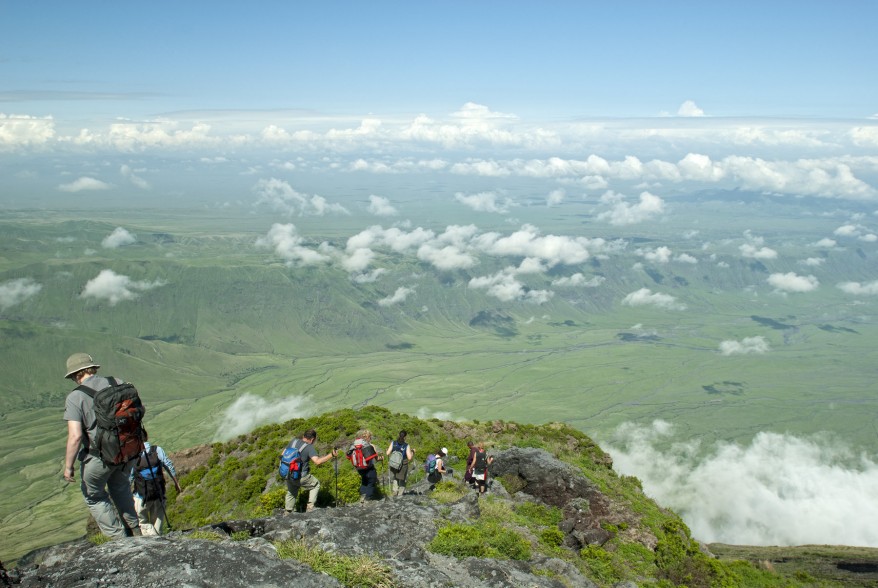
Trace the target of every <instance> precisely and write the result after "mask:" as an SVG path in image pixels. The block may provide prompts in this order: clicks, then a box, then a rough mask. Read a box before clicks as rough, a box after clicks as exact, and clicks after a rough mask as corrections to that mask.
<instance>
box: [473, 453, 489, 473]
mask: <svg viewBox="0 0 878 588" xmlns="http://www.w3.org/2000/svg"><path fill="white" fill-rule="evenodd" d="M487 469H488V454H487V453H486V452H485V450H484V449H483V450H481V451H479V450H478V449H477V450H476V462H475V464H474V465H473V473H475V474H483V473H485V471H486V470H487Z"/></svg>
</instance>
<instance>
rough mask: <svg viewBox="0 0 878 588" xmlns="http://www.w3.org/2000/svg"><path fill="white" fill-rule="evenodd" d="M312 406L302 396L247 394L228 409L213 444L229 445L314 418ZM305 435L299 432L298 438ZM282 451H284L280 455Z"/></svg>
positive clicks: (297, 432)
mask: <svg viewBox="0 0 878 588" xmlns="http://www.w3.org/2000/svg"><path fill="white" fill-rule="evenodd" d="M308 405H309V403H308V400H307V399H306V398H303V397H301V396H290V397H288V398H262V397H261V396H256V395H254V394H244V395H243V396H241V397H240V398H238V399H237V400H235V401H234V402H233V403H232V404H231V406H229V407H228V408H227V409H226V412H225V414H224V415H223V420H222V422H221V423H220V426H219V429H218V430H217V432H216V434H215V435H214V436H213V440H214V441H228V440H229V439H232V438H233V437H237V436H238V435H243V434H245V433H249V432H250V431H252V430H253V429H255V428H256V427H260V426H262V425H267V424H271V423H282V422H285V421H288V420H290V419H295V418H303V417H307V416H310V415H311V414H313V410H311V407H310V406H308ZM303 432H304V431H296V434H297V435H299V434H301V433H303ZM280 449H282V448H279V449H278V451H280Z"/></svg>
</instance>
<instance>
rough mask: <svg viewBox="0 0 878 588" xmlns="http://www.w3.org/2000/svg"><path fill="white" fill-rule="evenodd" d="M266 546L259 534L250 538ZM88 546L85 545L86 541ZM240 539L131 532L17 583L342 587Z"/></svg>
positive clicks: (147, 587)
mask: <svg viewBox="0 0 878 588" xmlns="http://www.w3.org/2000/svg"><path fill="white" fill-rule="evenodd" d="M251 541H253V542H259V543H263V544H265V545H267V546H268V547H269V549H271V550H273V547H271V545H270V544H269V543H268V542H266V541H264V540H260V539H253V540H251ZM86 545H87V544H86ZM251 547H252V546H249V545H247V544H245V542H241V543H237V542H231V541H229V542H222V543H220V542H216V541H205V540H199V539H184V538H181V537H179V536H178V537H161V538H159V537H133V538H130V539H122V540H118V541H110V542H108V543H104V544H102V545H98V546H91V547H89V548H85V549H83V550H82V551H81V553H80V554H79V556H78V557H74V558H71V559H70V560H67V561H55V562H54V563H51V564H43V565H41V566H40V567H39V568H37V569H36V570H33V571H32V573H25V574H23V577H22V581H21V585H22V586H53V587H57V588H73V587H80V586H82V587H85V586H89V587H91V586H102V587H103V586H107V587H109V586H120V587H125V588H128V587H131V586H139V587H143V588H160V587H165V586H167V587H175V588H179V587H182V586H291V585H295V586H302V587H309V588H329V587H338V586H341V584H339V583H338V582H337V581H336V580H335V579H333V578H330V577H329V576H325V575H323V574H318V573H316V572H314V571H313V570H312V569H311V568H309V567H307V566H303V565H302V564H300V563H299V562H296V561H293V560H281V559H278V558H277V557H276V556H274V557H272V556H269V555H265V554H264V553H263V552H262V551H261V550H260V549H252V548H251Z"/></svg>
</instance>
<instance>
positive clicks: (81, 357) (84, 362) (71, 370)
mask: <svg viewBox="0 0 878 588" xmlns="http://www.w3.org/2000/svg"><path fill="white" fill-rule="evenodd" d="M90 367H93V368H99V367H101V366H100V365H99V364H97V363H95V360H94V359H92V357H91V355H89V354H88V353H74V354H73V355H71V356H70V357H68V358H67V374H66V375H65V376H64V377H65V378H69V377H70V376H72V375H73V374H75V373H76V372H78V371H80V370H84V369H85V368H90Z"/></svg>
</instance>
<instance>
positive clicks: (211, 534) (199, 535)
mask: <svg viewBox="0 0 878 588" xmlns="http://www.w3.org/2000/svg"><path fill="white" fill-rule="evenodd" d="M184 537H186V539H206V540H208V541H222V540H223V539H225V537H224V536H223V535H221V534H219V533H217V532H216V531H201V530H198V531H192V532H191V533H187V534H186V535H184Z"/></svg>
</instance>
